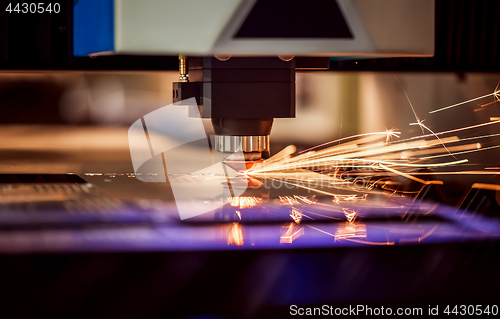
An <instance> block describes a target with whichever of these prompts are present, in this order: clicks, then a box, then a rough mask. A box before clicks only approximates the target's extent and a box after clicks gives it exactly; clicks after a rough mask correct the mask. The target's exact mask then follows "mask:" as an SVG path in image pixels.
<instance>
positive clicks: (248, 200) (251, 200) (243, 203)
mask: <svg viewBox="0 0 500 319" xmlns="http://www.w3.org/2000/svg"><path fill="white" fill-rule="evenodd" d="M228 200H229V204H230V205H231V206H233V207H239V208H241V209H244V208H249V207H254V206H255V205H257V204H258V203H260V202H261V201H262V198H258V197H255V196H235V197H229V198H228Z"/></svg>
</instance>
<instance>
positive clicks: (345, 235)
mask: <svg viewBox="0 0 500 319" xmlns="http://www.w3.org/2000/svg"><path fill="white" fill-rule="evenodd" d="M365 237H366V225H364V224H358V223H352V222H348V223H345V224H344V225H339V227H338V228H337V231H336V232H335V240H342V239H350V238H365Z"/></svg>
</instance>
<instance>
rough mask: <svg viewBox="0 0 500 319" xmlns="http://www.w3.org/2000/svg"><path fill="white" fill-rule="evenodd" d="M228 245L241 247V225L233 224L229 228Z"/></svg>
mask: <svg viewBox="0 0 500 319" xmlns="http://www.w3.org/2000/svg"><path fill="white" fill-rule="evenodd" d="M227 244H228V245H235V246H242V245H243V231H242V228H241V225H240V224H238V223H233V224H232V225H231V226H230V228H229V235H228V238H227Z"/></svg>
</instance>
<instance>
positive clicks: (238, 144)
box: [215, 135, 270, 153]
mask: <svg viewBox="0 0 500 319" xmlns="http://www.w3.org/2000/svg"><path fill="white" fill-rule="evenodd" d="M238 148H241V150H242V151H243V152H244V153H253V152H260V153H262V152H264V151H269V149H270V148H269V135H265V136H227V135H215V149H216V150H217V151H219V152H223V153H233V152H236V151H237V150H238Z"/></svg>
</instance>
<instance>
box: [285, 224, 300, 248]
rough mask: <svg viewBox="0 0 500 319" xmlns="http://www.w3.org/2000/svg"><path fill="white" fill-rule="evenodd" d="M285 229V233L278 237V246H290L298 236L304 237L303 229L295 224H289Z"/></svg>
mask: <svg viewBox="0 0 500 319" xmlns="http://www.w3.org/2000/svg"><path fill="white" fill-rule="evenodd" d="M285 228H286V232H285V233H284V234H283V235H281V237H280V244H291V243H293V241H294V240H295V239H297V238H299V237H300V236H302V235H304V228H303V227H302V226H298V225H297V224H296V223H290V225H289V226H288V227H285Z"/></svg>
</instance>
